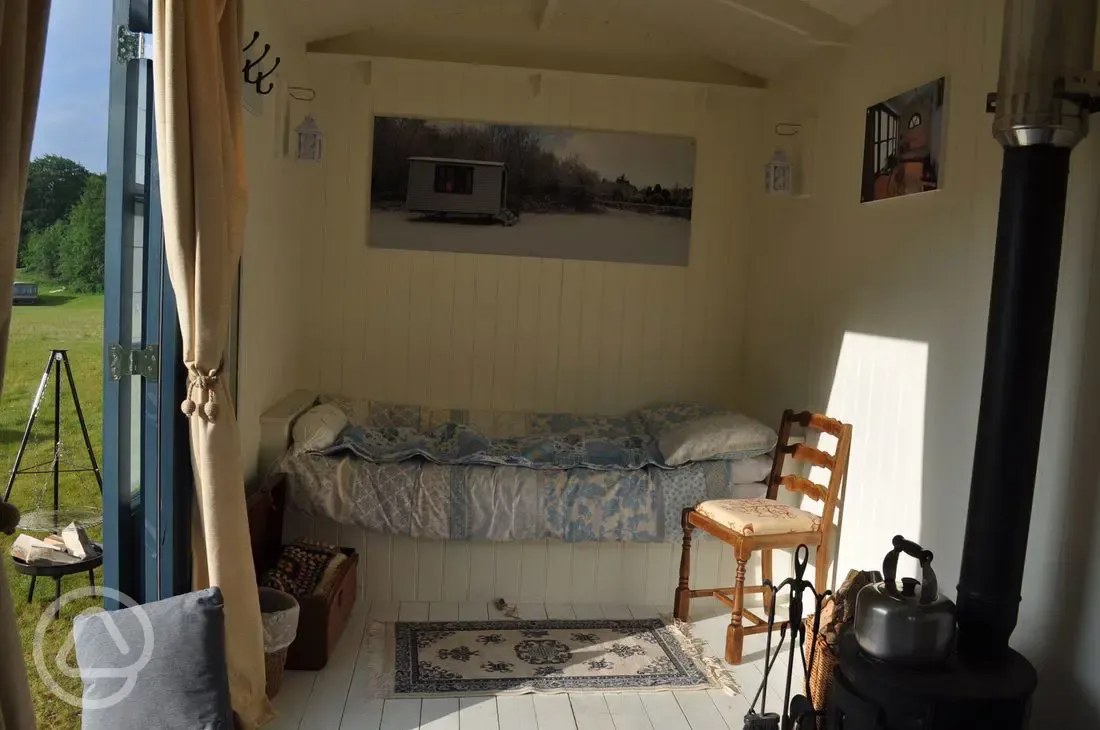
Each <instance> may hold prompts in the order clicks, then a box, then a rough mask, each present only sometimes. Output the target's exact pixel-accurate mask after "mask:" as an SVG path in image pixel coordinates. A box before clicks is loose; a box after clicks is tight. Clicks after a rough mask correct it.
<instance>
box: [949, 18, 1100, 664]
mask: <svg viewBox="0 0 1100 730" xmlns="http://www.w3.org/2000/svg"><path fill="white" fill-rule="evenodd" d="M1095 24H1096V0H1006V7H1005V24H1004V37H1003V41H1002V48H1001V67H1000V79H999V82H998V87H997V105H996V116H995V119H994V123H993V132H994V136H995V137H996V138H997V140H998V141H999V142H1000V143H1001V144H1002V145H1003V146H1004V147H1005V152H1004V167H1003V171H1002V177H1001V199H1000V212H999V215H998V218H997V243H996V252H995V258H994V263H993V287H992V291H991V294H990V305H989V325H988V330H987V332H986V353H985V373H984V376H983V380H982V394H981V405H980V407H979V412H978V433H977V442H976V444H975V449H974V470H973V475H972V477H971V484H970V506H969V510H968V512H967V517H966V537H965V540H964V544H963V556H962V570H961V573H960V579H959V588H958V600H957V604H958V627H959V632H958V637H959V652H960V654H961V655H962V656H963V657H964V658H966V659H968V660H971V661H990V660H997V659H1000V658H1002V657H1004V656H1005V655H1006V654H1007V653H1008V642H1009V638H1010V637H1011V635H1012V632H1013V630H1014V629H1015V628H1016V621H1017V617H1018V614H1019V603H1020V589H1021V586H1022V583H1023V573H1024V559H1025V553H1026V551H1027V536H1028V529H1029V525H1030V520H1031V505H1032V499H1033V496H1034V492H1035V471H1036V465H1037V462H1038V456H1039V439H1040V435H1041V431H1042V421H1043V401H1044V399H1045V397H1046V385H1047V370H1048V365H1049V360H1050V346H1051V334H1052V331H1053V326H1054V307H1055V299H1056V296H1057V291H1058V264H1059V258H1060V254H1061V246H1062V225H1063V219H1064V215H1065V205H1066V187H1067V182H1068V179H1069V159H1070V152H1071V150H1072V148H1073V146H1074V145H1076V143H1077V142H1079V141H1080V140H1081V139H1083V138H1084V136H1085V135H1086V134H1087V132H1088V126H1087V124H1088V116H1087V110H1086V109H1085V108H1084V107H1085V105H1083V104H1079V100H1078V102H1075V101H1070V100H1068V99H1066V98H1063V97H1061V96H1059V95H1058V93H1057V91H1056V90H1057V89H1058V88H1059V86H1060V84H1061V80H1062V79H1064V78H1065V77H1066V76H1067V75H1068V74H1069V73H1070V71H1072V70H1082V69H1088V68H1091V63H1092V53H1093V31H1094V29H1095V27H1096V26H1095Z"/></svg>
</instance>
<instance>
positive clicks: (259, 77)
mask: <svg viewBox="0 0 1100 730" xmlns="http://www.w3.org/2000/svg"><path fill="white" fill-rule="evenodd" d="M259 39H260V31H258V30H254V31H252V40H250V41H249V42H248V45H247V46H245V47H244V48H242V49H241V50H242V52H244V53H248V49H250V48H252V46H254V45H255V44H256V41H258V40H259ZM270 50H271V45H270V44H268V43H265V44H264V52H263V53H261V54H260V55H259V57H257V58H255V59H253V60H251V61H250V60H247V59H245V62H244V67H243V68H242V69H241V70H242V71H243V72H244V80H245V83H247V84H251V85H253V86H255V87H256V93H257V94H263V95H267V94H270V93H271V91H272V89H274V88H275V84H274V83H268V85H267V88H266V89H265V88H263V87H262V86H261V83H262V82H263V80H264V79H266V78H267V77H268V76H270V75H271V74H273V73H275V69H277V68H279V64H280V63H281V62H282V60H283V59H282V58H280V57H279V56H276V57H275V63H273V64H272V65H271V68H270V69H269V70H268V71H267V73H264V69H263V66H262V65H261V64H262V63H263V61H264V59H265V58H267V54H268V52H269V51H270ZM257 66H259V70H258V71H257V72H256V78H252V69H254V68H256V67H257Z"/></svg>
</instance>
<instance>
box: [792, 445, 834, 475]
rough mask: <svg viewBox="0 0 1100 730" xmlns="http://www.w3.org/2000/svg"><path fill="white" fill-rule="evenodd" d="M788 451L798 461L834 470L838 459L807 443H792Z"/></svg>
mask: <svg viewBox="0 0 1100 730" xmlns="http://www.w3.org/2000/svg"><path fill="white" fill-rule="evenodd" d="M786 451H787V453H788V454H790V455H791V456H792V457H794V458H795V459H797V460H798V461H805V462H808V463H810V464H813V465H814V466H820V467H821V468H822V469H829V470H832V469H833V468H834V467H835V466H836V460H835V459H833V457H832V456H831V455H830V454H826V453H825V452H824V451H821V450H820V449H815V448H814V447H812V446H807V445H806V444H790V445H788V446H787V449H786Z"/></svg>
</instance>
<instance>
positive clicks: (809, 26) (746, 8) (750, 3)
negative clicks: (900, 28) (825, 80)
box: [714, 0, 853, 46]
mask: <svg viewBox="0 0 1100 730" xmlns="http://www.w3.org/2000/svg"><path fill="white" fill-rule="evenodd" d="M714 2H717V3H720V4H722V5H725V6H726V7H729V8H733V9H734V10H736V11H738V12H740V13H743V14H745V15H749V16H752V17H754V18H756V19H757V20H761V21H763V22H765V23H770V24H771V25H774V26H776V27H777V28H782V29H784V30H787V31H790V32H791V33H794V34H795V35H799V36H802V37H803V38H805V39H806V40H808V41H810V42H811V43H816V44H817V45H820V46H846V45H849V44H850V43H851V39H852V32H853V29H852V26H850V25H848V24H847V23H844V22H843V21H841V20H839V19H837V18H835V17H833V16H832V15H829V14H828V13H826V12H824V11H823V10H818V9H817V8H814V7H812V6H810V5H807V4H806V3H805V2H803V1H802V0H714Z"/></svg>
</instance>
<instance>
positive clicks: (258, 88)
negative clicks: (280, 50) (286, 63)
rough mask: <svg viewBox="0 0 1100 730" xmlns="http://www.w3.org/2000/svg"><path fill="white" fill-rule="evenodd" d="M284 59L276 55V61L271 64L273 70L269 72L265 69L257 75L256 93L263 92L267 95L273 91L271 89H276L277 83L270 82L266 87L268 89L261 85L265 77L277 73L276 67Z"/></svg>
mask: <svg viewBox="0 0 1100 730" xmlns="http://www.w3.org/2000/svg"><path fill="white" fill-rule="evenodd" d="M282 60H283V59H282V58H280V57H279V56H276V57H275V63H273V64H272V65H271V70H270V71H268V72H267V73H264V72H263V71H261V72H260V75H259V76H257V77H256V82H255V83H256V93H257V94H263V95H265V96H266V95H267V94H270V93H271V90H272V89H274V88H275V84H274V83H269V84H268V85H267V88H266V89H264V88H261V86H260V82H262V81H263V80H264V79H266V78H267V77H268V76H270V75H271V74H273V73H275V69H277V68H279V64H280V63H281V62H282Z"/></svg>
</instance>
